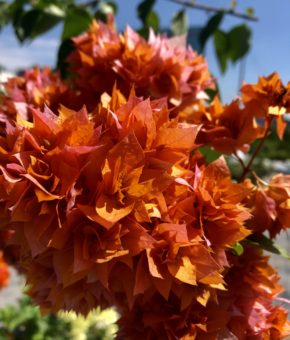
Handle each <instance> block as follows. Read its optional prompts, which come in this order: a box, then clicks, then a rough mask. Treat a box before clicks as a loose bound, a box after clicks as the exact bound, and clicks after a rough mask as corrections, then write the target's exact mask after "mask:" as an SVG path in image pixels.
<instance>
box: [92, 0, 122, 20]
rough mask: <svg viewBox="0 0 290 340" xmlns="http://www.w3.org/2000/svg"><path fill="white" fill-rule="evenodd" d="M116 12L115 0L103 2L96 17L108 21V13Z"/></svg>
mask: <svg viewBox="0 0 290 340" xmlns="http://www.w3.org/2000/svg"><path fill="white" fill-rule="evenodd" d="M116 12H117V5H116V4H115V3H114V2H112V1H108V2H101V3H100V5H99V8H98V10H97V11H96V13H95V18H96V19H100V20H102V21H104V22H106V21H107V17H108V15H110V14H112V15H115V14H116Z"/></svg>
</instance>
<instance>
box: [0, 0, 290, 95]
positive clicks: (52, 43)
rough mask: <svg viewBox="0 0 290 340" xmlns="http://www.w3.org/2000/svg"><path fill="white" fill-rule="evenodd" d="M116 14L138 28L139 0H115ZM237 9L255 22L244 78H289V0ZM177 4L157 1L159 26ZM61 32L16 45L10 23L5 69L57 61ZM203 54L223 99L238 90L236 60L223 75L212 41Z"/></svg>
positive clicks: (223, 0)
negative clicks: (276, 75) (250, 13)
mask: <svg viewBox="0 0 290 340" xmlns="http://www.w3.org/2000/svg"><path fill="white" fill-rule="evenodd" d="M117 2H118V4H119V14H118V17H117V26H118V28H119V29H122V28H123V27H124V26H125V25H126V24H129V25H130V26H132V27H134V28H137V27H138V25H139V22H138V20H137V18H136V14H135V8H136V5H137V4H138V2H139V0H118V1H117ZM198 2H199V3H204V4H212V5H215V6H225V5H226V4H228V3H229V2H230V0H199V1H198ZM238 3H239V8H240V10H241V11H243V10H245V8H247V7H253V8H255V13H256V15H257V16H258V17H259V22H257V23H250V22H248V23H247V24H248V25H249V26H250V27H251V28H252V31H253V38H252V49H251V52H250V54H249V55H248V56H247V59H246V73H245V81H246V82H255V81H256V79H257V78H258V76H259V75H268V74H270V73H272V72H273V71H278V72H279V74H280V75H281V77H282V79H283V80H284V81H285V82H288V80H290V62H289V59H290V58H289V56H290V34H289V33H288V32H289V31H290V27H289V26H290V20H289V18H290V1H285V0H278V1H273V0H239V1H238ZM178 9H180V6H179V5H176V4H173V3H170V2H168V1H166V0H158V1H157V5H156V10H157V12H158V13H159V14H160V16H161V18H160V19H161V26H162V27H167V26H169V24H170V19H171V18H172V16H173V14H174V13H175V12H176V11H177V10H178ZM188 14H189V19H190V24H191V25H192V26H198V25H202V24H204V23H205V21H206V20H207V18H208V14H207V13H204V12H199V11H195V10H189V11H188ZM243 22H244V21H243V20H241V19H237V18H232V17H229V16H228V17H226V18H225V20H224V22H223V25H222V28H223V29H225V30H227V29H229V28H230V27H232V26H233V25H237V24H241V23H243ZM60 34H61V27H57V28H56V29H55V30H53V32H50V33H49V34H46V35H45V36H42V37H41V38H39V39H37V40H35V41H34V42H32V43H30V44H25V45H24V46H20V45H19V44H18V42H17V40H16V39H15V37H14V34H13V32H12V29H11V28H6V29H5V30H3V31H2V33H1V34H0V64H2V65H3V66H5V67H6V68H7V69H8V70H11V71H14V70H16V69H19V68H27V67H29V66H31V65H35V64H39V65H41V66H43V65H50V66H53V65H54V64H55V58H56V50H57V46H58V42H59V36H60ZM206 57H207V59H208V63H209V68H210V70H211V71H212V72H213V74H214V75H215V76H217V77H218V79H219V80H220V81H219V82H220V86H221V91H222V93H223V98H224V100H225V101H229V100H231V99H233V98H234V97H235V96H236V95H237V93H238V91H237V89H238V79H239V68H240V65H238V64H237V65H235V66H232V67H230V70H229V71H228V72H227V74H226V76H224V77H221V75H220V73H219V70H218V66H217V63H216V59H215V56H214V51H213V48H212V44H211V43H208V45H207V48H206Z"/></svg>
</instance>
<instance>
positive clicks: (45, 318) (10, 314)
mask: <svg viewBox="0 0 290 340" xmlns="http://www.w3.org/2000/svg"><path fill="white" fill-rule="evenodd" d="M116 318H117V317H116V313H115V312H114V311H113V310H106V311H104V312H100V311H99V310H93V311H91V312H90V313H89V315H88V316H87V317H86V318H85V317H83V316H77V315H76V314H75V313H73V312H70V313H64V312H60V313H58V314H47V315H41V313H40V311H39V307H37V306H35V305H32V303H31V301H30V299H29V298H28V297H23V298H22V299H21V300H20V302H19V305H17V306H12V305H8V306H6V307H5V308H2V309H1V310H0V339H1V340H2V339H3V340H6V339H11V340H22V339H23V340H27V339H29V340H44V339H45V340H50V339H51V340H80V339H88V340H90V339H94V340H109V339H112V338H113V335H114V333H115V332H116V325H114V324H113V323H114V322H115V321H116Z"/></svg>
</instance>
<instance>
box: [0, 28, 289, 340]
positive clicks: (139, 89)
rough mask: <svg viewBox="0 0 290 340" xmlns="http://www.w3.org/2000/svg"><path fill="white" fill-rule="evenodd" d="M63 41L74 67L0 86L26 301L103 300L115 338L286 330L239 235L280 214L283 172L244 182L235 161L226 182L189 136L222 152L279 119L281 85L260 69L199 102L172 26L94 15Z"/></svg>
mask: <svg viewBox="0 0 290 340" xmlns="http://www.w3.org/2000/svg"><path fill="white" fill-rule="evenodd" d="M74 42H75V45H76V50H75V52H73V54H72V55H71V56H70V57H69V61H70V63H71V71H72V72H74V73H75V75H76V76H75V78H74V77H72V78H71V80H70V81H64V80H61V79H60V77H59V76H58V74H56V73H54V72H52V71H50V70H48V69H44V70H39V69H33V70H31V71H28V72H26V73H25V74H24V76H23V77H18V78H15V79H11V80H10V81H9V82H8V83H7V84H6V85H5V91H6V93H5V94H3V95H1V97H0V111H1V123H2V125H1V136H0V169H1V175H0V202H1V225H0V226H1V232H6V233H9V235H11V236H12V238H11V239H10V240H9V244H12V245H14V246H17V247H18V262H19V264H18V266H19V267H20V268H21V270H23V271H24V272H25V275H26V277H27V283H28V285H29V294H30V295H31V296H32V298H33V299H34V301H35V303H37V304H38V305H40V306H41V308H42V309H43V310H44V311H45V310H50V311H51V310H52V311H58V310H60V309H64V310H74V311H76V312H80V313H84V314H86V313H88V312H89V311H90V310H91V309H93V308H95V307H97V306H101V307H102V308H105V307H109V306H116V308H117V309H118V311H119V313H120V320H119V326H120V329H119V333H118V338H120V339H139V338H140V339H141V338H142V339H184V340H185V339H281V338H283V337H286V336H287V335H289V334H290V333H289V331H290V329H289V323H288V322H287V313H286V311H285V310H284V309H283V307H281V306H279V305H275V306H274V304H273V302H274V300H275V299H276V298H277V296H278V294H279V293H281V291H282V287H281V286H280V285H279V283H278V275H277V273H276V272H275V270H274V269H273V268H272V267H271V266H270V265H269V263H268V258H267V257H265V256H263V255H262V251H261V249H260V248H259V247H258V246H257V242H253V239H255V240H256V241H257V238H259V237H260V236H261V235H262V233H263V232H265V231H267V232H269V234H270V236H271V237H273V238H274V237H275V236H276V234H277V233H279V232H280V231H281V230H282V229H283V230H284V229H287V228H289V227H290V225H289V216H290V215H289V211H290V204H289V201H290V189H289V188H290V180H289V176H287V175H276V176H274V177H273V178H272V179H271V180H270V182H269V183H266V182H264V181H262V180H261V179H259V178H257V181H255V182H254V181H251V180H250V179H249V178H246V177H247V175H248V173H249V172H250V170H251V169H250V166H249V165H245V164H244V163H243V161H242V160H241V162H242V165H243V166H242V171H243V173H242V175H241V179H240V180H239V181H235V180H233V178H232V175H231V172H230V170H229V168H228V165H227V162H226V160H225V158H224V157H223V155H221V156H220V157H219V158H218V159H217V160H215V161H213V162H209V161H208V160H207V159H206V158H205V157H204V156H203V154H202V153H201V149H200V148H201V147H204V146H205V147H211V148H214V149H215V150H217V151H219V152H221V153H224V154H233V155H234V156H237V152H238V151H240V150H243V151H244V152H247V150H248V148H249V145H250V144H251V143H253V142H254V141H255V140H256V139H260V140H262V141H263V139H264V138H266V136H267V135H268V133H269V131H270V130H269V129H270V125H271V122H272V121H273V120H275V119H276V118H277V117H278V118H277V119H279V121H280V120H281V122H282V123H283V124H282V125H283V126H284V124H285V123H284V120H283V119H284V118H283V114H284V112H285V111H286V110H287V109H288V106H287V105H288V101H287V99H286V98H287V96H288V87H287V86H284V85H283V84H282V83H281V81H280V80H279V78H277V77H278V75H276V74H275V75H272V76H270V77H268V78H263V79H262V80H260V82H259V83H258V85H244V87H243V88H242V93H243V95H242V97H241V99H238V100H236V101H234V102H233V103H231V104H230V105H226V106H223V105H222V104H221V102H220V101H219V99H218V98H215V99H214V100H213V102H212V103H211V104H207V103H206V101H205V98H206V96H205V94H204V92H203V90H204V89H206V88H207V87H208V86H212V78H211V76H210V75H209V72H208V69H207V65H206V62H205V60H204V59H203V58H202V57H201V56H198V55H197V54H196V53H195V52H193V51H192V50H191V49H186V48H185V47H184V46H183V45H182V46H180V39H167V38H165V37H161V36H155V35H154V34H153V33H151V35H150V38H149V41H148V42H147V41H146V40H144V39H143V38H141V37H140V36H139V35H138V34H137V33H135V32H134V31H133V30H132V29H130V28H127V29H126V31H125V33H124V34H123V35H119V34H118V33H117V32H116V30H115V28H114V27H113V24H112V23H109V24H108V25H106V24H103V23H99V22H98V23H97V22H95V23H94V24H93V25H92V27H91V29H90V31H89V32H88V33H85V34H84V35H82V36H80V37H77V38H75V39H74ZM276 78H277V79H278V80H277V79H276ZM273 79H274V80H275V79H276V80H275V81H274V80H273ZM277 84H280V85H281V84H282V85H281V86H282V87H283V99H282V97H281V96H280V97H279V98H280V99H277V96H276V92H277V91H278V92H279V91H280V90H277V86H278V85H277ZM280 85H279V86H280ZM265 93H266V94H265ZM279 93H280V92H279ZM271 96H272V97H273V98H276V99H277V100H276V101H272V100H270V99H269V98H270V97H271ZM277 101H278V102H277ZM259 103H261V107H263V114H262V113H261V112H262V111H261V110H262V109H257V110H256V109H255V107H256V106H258V107H260V106H259ZM277 107H278V108H277ZM281 108H283V109H282V110H281ZM282 112H283V113H282ZM276 113H277V114H276ZM279 124H280V123H277V125H279ZM279 126H281V125H279ZM283 131H284V130H283ZM283 131H282V128H278V134H279V135H280V137H282V136H283ZM250 165H251V164H250ZM3 235H4V234H3ZM237 246H238V247H239V249H240V248H242V249H243V251H237ZM4 249H5V248H4Z"/></svg>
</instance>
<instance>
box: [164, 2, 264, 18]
mask: <svg viewBox="0 0 290 340" xmlns="http://www.w3.org/2000/svg"><path fill="white" fill-rule="evenodd" d="M167 1H170V2H174V3H175V4H179V5H183V6H186V7H189V8H192V9H198V10H201V11H206V12H215V13H219V12H223V13H224V14H226V15H232V16H234V17H238V18H242V19H245V20H250V21H258V20H259V19H258V17H256V16H254V15H249V14H246V13H241V12H236V10H234V9H232V8H219V7H213V6H208V5H201V4H195V3H194V2H190V1H186V0H167Z"/></svg>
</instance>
